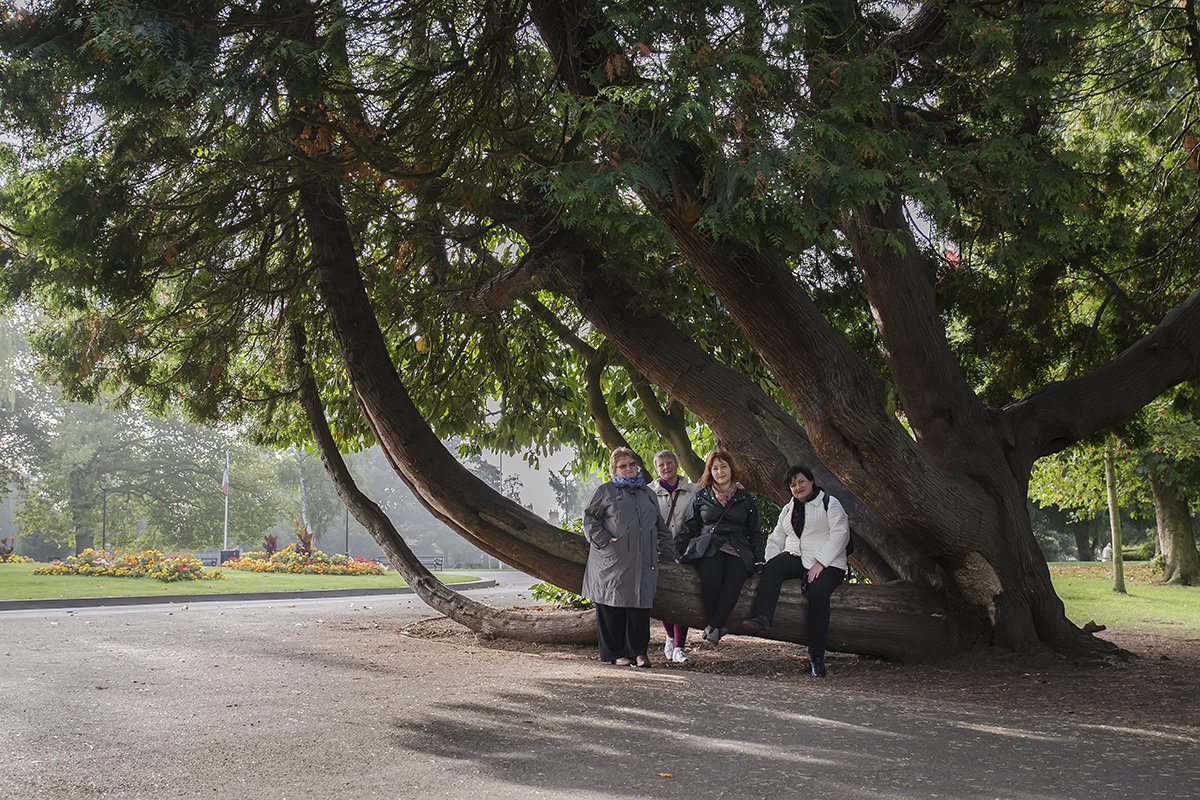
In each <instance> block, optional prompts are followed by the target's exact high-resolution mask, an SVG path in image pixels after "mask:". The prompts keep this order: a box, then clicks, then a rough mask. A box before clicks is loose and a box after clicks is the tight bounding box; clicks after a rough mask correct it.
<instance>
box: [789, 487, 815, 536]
mask: <svg viewBox="0 0 1200 800" xmlns="http://www.w3.org/2000/svg"><path fill="white" fill-rule="evenodd" d="M821 491H822V490H821V487H820V486H817V485H816V484H815V483H814V484H813V490H812V494H810V495H809V496H808V499H807V500H795V499H794V498H793V500H794V502H793V503H792V530H793V531H795V532H796V538H800V537H801V536H803V535H804V506H805V505H806V504H808V503H811V502H812V500H813V498H815V497H816V496H817V495H819V494H820V493H821Z"/></svg>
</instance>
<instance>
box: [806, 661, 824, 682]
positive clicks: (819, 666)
mask: <svg viewBox="0 0 1200 800" xmlns="http://www.w3.org/2000/svg"><path fill="white" fill-rule="evenodd" d="M808 661H809V663H810V664H811V665H812V675H813V677H814V678H824V677H825V656H809V657H808Z"/></svg>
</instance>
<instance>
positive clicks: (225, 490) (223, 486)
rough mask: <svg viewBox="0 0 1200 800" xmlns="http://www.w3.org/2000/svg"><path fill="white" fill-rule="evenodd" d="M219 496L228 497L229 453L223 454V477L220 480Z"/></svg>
mask: <svg viewBox="0 0 1200 800" xmlns="http://www.w3.org/2000/svg"><path fill="white" fill-rule="evenodd" d="M221 494H223V495H225V496H226V497H229V453H226V454H225V475H224V476H222V478H221Z"/></svg>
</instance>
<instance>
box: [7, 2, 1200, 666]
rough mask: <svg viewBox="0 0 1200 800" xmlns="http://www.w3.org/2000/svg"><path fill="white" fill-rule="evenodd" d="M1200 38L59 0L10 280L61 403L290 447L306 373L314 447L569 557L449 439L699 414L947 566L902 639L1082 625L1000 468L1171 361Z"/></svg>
mask: <svg viewBox="0 0 1200 800" xmlns="http://www.w3.org/2000/svg"><path fill="white" fill-rule="evenodd" d="M1196 31H1197V27H1196V22H1195V20H1194V18H1193V17H1192V16H1191V14H1190V11H1189V9H1188V8H1186V7H1185V8H1178V7H1175V6H1168V5H1163V6H1145V5H1134V4H1126V3H1115V4H1114V3H1103V4H1101V3H1089V2H1075V3H1067V4H1054V5H1046V4H1028V3H1023V2H1000V3H993V4H986V5H976V4H961V3H956V2H950V1H949V0H928V1H927V2H924V3H909V2H901V3H894V2H889V3H883V2H855V3H850V2H844V1H843V0H827V1H826V2H820V3H805V4H795V3H776V2H757V0H756V2H753V3H750V2H727V3H695V2H690V1H689V2H675V1H674V0H668V1H667V2H659V3H650V4H649V5H647V4H645V3H636V4H634V3H620V2H618V3H609V4H599V3H595V2H592V0H533V1H532V2H529V3H508V2H504V0H416V1H415V2H387V3H381V2H376V1H375V0H362V2H353V1H351V2H345V1H344V0H329V2H324V1H322V0H314V1H312V2H310V1H308V0H277V1H276V2H272V3H266V4H243V3H238V2H199V3H197V2H189V3H182V2H174V0H166V1H165V2H163V1H161V0H160V1H159V2H155V3H153V4H151V3H143V2H138V1H137V0H104V1H103V2H99V1H98V0H97V2H89V0H71V1H70V2H56V1H55V0H44V1H43V2H36V3H33V4H31V7H30V9H29V10H27V11H12V10H10V11H8V12H7V15H6V17H5V19H4V20H3V29H2V33H0V52H2V53H3V54H4V55H3V56H2V58H3V63H2V64H0V66H2V67H3V84H2V85H0V97H2V98H3V101H4V102H3V106H2V110H0V114H2V115H3V118H2V120H0V124H2V125H3V126H4V128H5V130H6V131H7V132H8V133H7V138H6V139H5V144H4V147H5V152H4V164H5V166H6V167H7V173H6V174H7V180H6V182H5V188H4V197H3V202H2V203H0V208H3V209H4V211H3V212H2V213H3V214H4V220H3V224H4V227H3V228H2V229H0V230H2V235H3V240H4V246H5V250H4V256H3V273H2V285H3V288H4V291H5V292H6V296H7V297H8V298H10V299H15V298H27V299H30V300H34V301H36V302H39V303H41V304H43V305H44V306H46V307H47V308H50V309H53V324H52V325H49V326H47V329H46V330H45V332H44V335H43V336H42V337H41V339H40V340H39V342H38V346H39V348H40V351H41V352H42V353H43V355H44V357H45V358H46V359H47V361H48V363H50V364H52V365H53V366H54V368H55V371H56V374H57V376H58V378H59V380H60V381H62V382H63V384H64V385H65V386H67V387H69V388H70V390H71V391H72V392H74V393H75V394H76V396H79V397H81V398H85V399H90V398H94V397H98V396H101V395H102V394H104V395H109V396H115V397H117V398H118V399H125V400H128V399H131V398H133V397H135V396H137V397H142V398H144V399H145V401H146V402H149V403H151V404H152V405H153V406H155V407H157V408H161V409H166V408H168V407H173V406H179V407H182V408H184V409H186V410H187V411H188V412H189V413H191V414H193V415H196V416H199V417H203V418H218V417H220V418H227V417H233V416H240V415H252V416H253V417H254V418H255V419H256V420H257V421H258V422H259V423H260V424H261V425H262V426H263V427H264V429H265V430H269V431H270V432H271V435H272V436H274V437H275V438H276V439H277V440H279V441H295V440H300V439H303V438H306V436H307V435H309V434H308V431H306V429H305V427H304V426H303V423H304V421H305V417H304V415H302V414H301V413H299V405H298V393H297V386H298V384H299V378H298V369H297V366H298V364H303V365H304V368H311V370H312V372H313V375H314V377H315V378H316V383H317V385H318V386H319V387H320V392H321V393H322V398H321V399H322V402H323V403H324V410H325V412H326V413H328V415H329V418H330V421H331V423H332V426H333V433H334V439H335V441H336V442H337V443H338V445H339V447H345V448H349V447H353V446H356V445H358V444H361V443H364V442H367V441H371V440H378V441H379V443H380V444H381V445H382V447H383V449H384V452H385V453H386V454H387V456H388V458H389V461H390V462H391V463H392V465H393V467H394V468H395V469H396V470H397V472H398V473H399V474H401V476H402V477H404V478H405V480H406V481H408V482H409V483H410V485H412V486H413V487H414V490H415V491H416V492H417V494H418V495H420V496H421V497H422V499H423V502H425V503H427V504H428V505H429V506H430V507H431V509H433V510H434V512H435V514H437V515H438V516H439V518H442V519H444V520H445V521H447V522H448V524H450V525H451V526H452V527H454V528H455V529H456V530H458V531H459V532H460V533H461V534H462V535H464V536H465V537H466V538H467V539H468V540H469V541H473V542H475V543H477V544H478V545H479V546H481V547H484V548H485V549H488V550H489V552H493V553H494V554H496V555H498V556H499V557H501V558H504V560H506V561H508V562H509V563H515V564H517V565H519V566H523V567H525V568H527V569H530V570H531V571H533V572H535V573H537V574H539V575H542V576H544V577H548V578H550V579H553V580H555V581H556V582H558V583H560V585H564V586H567V587H570V586H571V585H572V583H576V584H577V582H578V575H579V574H580V571H581V566H580V565H581V559H582V555H581V551H580V550H579V548H578V546H577V543H575V542H573V541H572V540H571V539H570V537H569V535H568V534H565V533H563V532H561V531H557V530H553V529H549V528H548V527H547V526H546V525H545V524H544V523H542V522H539V521H538V520H536V519H531V518H530V517H531V516H532V515H524V514H522V513H521V511H520V510H519V509H518V508H514V507H513V505H512V504H510V503H506V502H505V501H504V500H503V498H502V497H499V496H497V495H495V494H494V493H492V492H491V491H490V490H489V489H487V487H486V485H484V484H482V483H481V482H480V481H478V480H477V479H473V478H471V477H470V476H469V474H467V473H465V471H463V470H461V469H460V468H458V466H457V464H456V463H454V464H452V463H450V462H451V461H453V459H448V458H447V457H443V456H442V455H440V454H439V452H440V451H441V448H440V445H439V444H438V443H437V437H438V436H440V437H443V438H445V437H450V436H455V437H462V438H463V439H465V440H466V441H468V442H471V443H473V444H474V446H478V447H489V448H493V449H499V450H506V451H515V450H526V451H528V452H530V453H531V454H532V457H535V458H536V455H537V453H539V452H544V451H546V450H547V449H550V448H554V447H557V446H560V445H564V444H570V445H572V446H575V447H577V448H579V450H580V452H581V454H582V458H583V459H584V460H585V461H587V462H589V463H591V464H593V465H594V464H598V463H601V459H602V453H603V451H604V450H605V449H606V448H611V447H613V446H616V445H618V444H624V443H630V444H633V445H634V446H635V447H637V448H639V449H641V450H643V451H646V452H647V453H648V452H649V451H652V450H655V449H658V448H659V447H661V446H662V445H663V444H668V445H670V446H671V447H672V448H673V449H675V450H676V451H677V452H680V454H681V459H687V458H689V457H690V455H691V454H693V452H694V451H695V450H702V449H704V448H706V447H708V446H709V445H710V444H712V443H714V442H719V443H720V444H721V445H722V446H724V447H726V448H728V449H730V450H732V451H733V452H735V453H737V454H738V455H739V458H740V459H741V460H742V461H743V462H744V465H745V467H746V470H745V472H746V481H747V482H748V483H749V484H750V485H751V487H752V488H754V489H756V490H758V491H761V492H763V493H766V494H768V495H771V496H772V497H774V498H776V499H781V498H783V497H784V496H785V491H784V489H783V487H782V486H780V485H779V480H778V478H779V475H780V474H781V473H782V472H783V469H784V467H785V466H786V465H787V464H788V463H789V462H795V461H801V460H802V461H808V462H810V463H812V464H813V465H814V466H815V467H816V468H817V473H818V478H819V480H820V482H821V483H822V484H823V485H825V486H826V487H827V488H829V489H830V490H831V491H833V492H834V493H835V494H838V495H839V496H841V497H843V499H844V501H845V504H846V506H847V508H848V510H849V511H850V513H851V517H852V520H853V522H854V526H855V532H856V534H857V537H858V539H859V540H860V541H862V543H863V546H862V547H860V548H858V549H857V550H856V555H855V561H856V563H857V564H858V565H859V566H860V568H861V569H862V570H863V571H864V572H865V573H867V574H868V575H870V576H871V577H872V578H874V579H875V580H876V582H877V583H880V584H882V583H885V582H887V581H891V580H893V579H900V581H901V583H902V584H903V585H904V586H907V587H909V588H911V589H913V590H914V591H919V593H921V596H922V597H932V598H936V599H935V600H934V601H932V605H928V604H926V605H924V606H922V607H923V608H924V612H923V613H924V616H923V617H922V618H921V619H922V620H923V621H922V622H921V623H920V625H921V626H922V627H921V630H922V631H925V632H928V631H930V630H932V627H930V624H929V620H931V619H939V620H944V622H940V623H937V624H939V625H941V626H942V629H941V631H940V633H938V634H937V635H936V636H933V635H932V634H930V635H931V636H932V638H931V639H930V640H929V644H928V648H927V649H937V648H940V647H954V646H963V645H964V644H971V643H978V642H994V643H998V644H1003V645H1006V646H1011V647H1032V646H1036V645H1038V644H1048V645H1050V646H1053V647H1057V648H1060V649H1073V648H1076V647H1093V646H1095V643H1093V642H1091V641H1090V640H1089V639H1088V638H1087V637H1085V636H1084V635H1083V634H1082V633H1081V632H1080V631H1079V630H1078V629H1077V628H1075V627H1074V626H1073V625H1071V624H1070V623H1069V622H1068V621H1067V620H1066V619H1065V616H1064V615H1063V612H1062V605H1061V603H1060V602H1058V600H1057V598H1056V597H1055V596H1054V593H1053V589H1052V588H1051V587H1050V583H1049V575H1048V572H1047V570H1046V568H1045V564H1044V561H1042V559H1041V557H1040V554H1039V553H1038V550H1037V546H1036V544H1035V542H1034V539H1033V535H1032V532H1031V530H1030V522H1029V516H1028V512H1027V510H1026V492H1027V488H1028V482H1029V475H1030V470H1031V468H1032V465H1033V464H1034V462H1035V461H1036V460H1037V459H1038V458H1040V457H1042V456H1045V455H1048V454H1051V453H1054V452H1057V451H1059V450H1061V449H1062V448H1064V447H1066V446H1068V445H1070V444H1072V443H1073V442H1076V441H1079V440H1081V439H1083V438H1086V437H1088V436H1090V435H1093V434H1095V433H1097V432H1099V431H1103V430H1105V429H1108V428H1110V427H1112V426H1114V425H1116V424H1119V423H1120V422H1121V421H1123V420H1125V419H1127V418H1128V417H1130V416H1131V415H1133V414H1135V413H1136V412H1137V411H1138V409H1139V408H1141V407H1142V406H1144V405H1145V404H1146V403H1148V402H1150V401H1151V400H1153V399H1154V398H1155V397H1158V396H1159V395H1161V394H1163V393H1164V392H1167V391H1168V390H1170V389H1171V388H1172V387H1174V386H1176V385H1178V384H1180V383H1181V382H1186V381H1194V380H1195V377H1196V372H1197V368H1198V365H1200V292H1197V291H1196V290H1195V275H1196V274H1197V273H1198V272H1200V270H1197V265H1196V258H1197V256H1196V253H1198V252H1200V249H1198V248H1197V247H1196V244H1197V242H1196V240H1195V237H1196V234H1197V230H1198V226H1197V225H1196V224H1195V221H1196V219H1197V203H1196V200H1197V196H1196V195H1197V192H1196V189H1197V178H1196V175H1197V167H1198V166H1200V159H1198V158H1197V156H1196V152H1195V147H1196V142H1197V139H1196V137H1195V134H1194V130H1195V126H1196V89H1197V69H1198V67H1197V64H1198V63H1200V62H1198V60H1197V59H1196V58H1195V53H1196V52H1198V51H1200V36H1198V35H1197V34H1196ZM298 331H299V332H301V333H302V335H297V332H298ZM309 408H310V409H311V408H315V406H314V405H312V404H310V405H309ZM308 421H309V423H310V425H311V423H312V418H311V416H310V417H309V418H308ZM681 463H684V464H685V466H686V461H682V462H681ZM664 577H665V578H667V580H666V581H665V582H664V586H666V589H665V590H663V591H660V600H659V602H660V605H661V606H662V607H663V608H664V609H670V610H672V611H673V613H678V614H681V615H683V616H678V617H676V618H679V619H686V615H687V614H688V613H689V609H691V608H694V595H693V591H692V587H691V585H690V584H689V583H688V580H687V579H686V573H684V572H679V576H678V579H677V580H676V577H675V576H674V573H673V572H672V571H671V570H667V571H666V573H665V574H664ZM888 591H892V590H891V589H888V588H886V587H885V586H879V587H878V590H877V596H878V597H880V598H882V597H884V596H885V595H886V594H887V592H888ZM922 602H924V601H922ZM689 604H690V605H689ZM918 605H920V604H918ZM847 619H848V618H847ZM839 626H841V630H842V631H843V632H844V628H845V624H844V622H840V621H839V617H838V612H837V611H836V609H835V616H834V639H835V642H834V646H837V645H838V642H837V641H836V640H837V639H838V636H839V635H841V634H839V629H840V628H839ZM795 635H796V636H800V637H802V636H803V630H802V628H798V629H797V632H796V634H795ZM923 635H924V634H923ZM846 636H850V635H849V634H848V633H847V634H846ZM850 638H853V637H852V636H851V637H850ZM841 643H842V645H843V646H847V647H849V646H864V645H856V644H851V643H849V640H848V639H846V638H845V637H843V641H842V642H841Z"/></svg>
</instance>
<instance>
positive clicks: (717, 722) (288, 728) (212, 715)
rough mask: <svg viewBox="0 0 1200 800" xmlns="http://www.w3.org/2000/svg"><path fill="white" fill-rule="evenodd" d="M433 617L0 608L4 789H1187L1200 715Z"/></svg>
mask: <svg viewBox="0 0 1200 800" xmlns="http://www.w3.org/2000/svg"><path fill="white" fill-rule="evenodd" d="M531 582H532V581H531V580H530V579H528V578H527V577H525V576H511V575H510V576H505V577H504V578H502V581H501V584H500V585H499V586H497V587H495V588H492V589H482V590H477V591H476V592H473V593H472V597H476V598H478V599H482V600H485V601H486V602H489V603H491V604H493V605H507V604H509V603H512V602H516V601H518V600H520V599H522V597H523V595H524V593H523V590H524V589H525V588H526V587H527V586H528V585H529V584H530V583H531ZM429 616H432V612H430V610H429V609H428V608H426V607H425V606H423V605H422V604H421V603H420V601H419V600H417V599H416V598H415V597H412V596H394V597H371V598H360V599H346V598H340V599H336V600H291V601H283V602H279V601H256V602H209V603H192V604H188V605H180V604H176V605H169V606H168V605H156V606H122V607H114V608H80V609H74V610H72V609H55V610H49V611H7V612H0V736H2V737H3V743H4V750H5V751H6V752H7V757H6V758H5V759H4V761H3V762H2V763H0V798H4V800H9V798H11V799H12V800H18V799H19V800H26V799H29V800H34V799H36V798H47V799H49V798H54V799H55V800H75V799H76V798H79V799H81V800H82V798H89V799H90V798H121V799H123V800H152V799H154V800H156V799H157V798H164V799H166V798H172V799H173V798H200V797H206V798H254V799H255V800H258V799H259V798H261V799H262V800H277V799H278V800H286V799H294V800H323V799H324V798H350V799H351V800H357V798H389V799H390V798H397V799H398V798H425V797H432V798H464V800H465V799H467V798H470V800H479V798H492V799H494V800H507V798H536V797H569V798H583V799H584V800H590V799H591V798H602V797H603V798H614V797H615V798H681V799H683V798H687V799H688V800H693V799H694V798H786V797H800V796H807V797H818V798H888V799H889V800H890V799H897V798H914V799H915V798H929V797H950V798H975V797H979V798H1012V799H1013V800H1033V799H1034V798H1038V799H1039V800H1041V799H1042V798H1073V799H1074V798H1087V800H1102V799H1104V798H1127V797H1129V796H1137V797H1139V798H1153V797H1164V798H1187V797H1200V732H1197V736H1194V737H1192V736H1182V735H1179V734H1178V733H1170V732H1166V731H1152V730H1137V729H1126V728H1121V727H1116V726H1113V727H1109V726H1101V725H1093V724H1078V723H1075V722H1073V721H1071V720H1069V719H1059V718H1053V717H1049V716H1046V715H1042V714H1039V713H1038V712H1037V711H1036V710H1033V711H1031V713H1030V714H1028V715H1022V716H1020V717H1018V716H1016V715H1006V716H1000V717H997V716H996V715H995V714H994V713H983V712H981V711H976V710H975V709H973V708H972V707H970V706H969V705H963V704H948V703H939V704H916V703H914V702H913V701H910V700H908V699H905V698H899V697H889V696H887V695H877V694H871V695H864V694H861V693H854V692H850V691H847V690H839V689H838V687H837V683H836V680H830V681H828V682H825V683H816V682H813V683H808V682H805V683H802V684H799V685H798V686H797V685H794V684H789V686H788V690H787V691H786V692H785V691H782V688H781V686H780V684H778V683H772V682H771V681H766V680H758V679H747V678H739V677H737V676H721V675H709V674H700V673H688V672H687V671H686V670H680V669H671V670H667V669H656V670H633V669H621V668H616V667H605V666H603V665H600V664H599V663H597V662H586V663H585V662H580V661H579V660H577V659H571V660H568V659H560V658H555V657H553V656H533V655H527V654H522V653H514V652H507V651H498V650H493V649H487V648H481V647H475V646H468V647H463V646H461V645H457V644H450V643H446V642H436V641H425V640H416V639H411V638H408V637H405V636H402V635H400V634H398V633H397V629H398V628H400V627H401V626H403V625H405V624H408V623H410V622H413V621H416V620H419V619H422V618H426V617H429ZM1189 702H1190V700H1189ZM1102 770H1103V771H1102Z"/></svg>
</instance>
